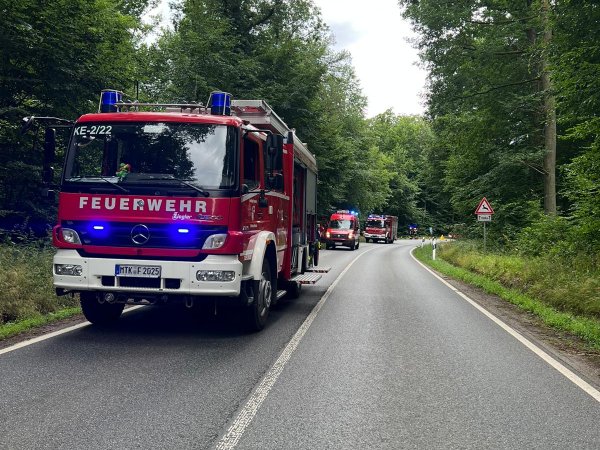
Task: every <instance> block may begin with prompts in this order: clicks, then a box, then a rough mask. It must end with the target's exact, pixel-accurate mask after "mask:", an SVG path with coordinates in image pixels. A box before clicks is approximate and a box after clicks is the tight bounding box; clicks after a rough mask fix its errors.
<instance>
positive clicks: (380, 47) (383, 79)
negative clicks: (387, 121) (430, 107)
mask: <svg viewBox="0 0 600 450" xmlns="http://www.w3.org/2000/svg"><path fill="white" fill-rule="evenodd" d="M313 1H314V3H315V4H316V5H317V6H318V7H319V8H320V9H321V12H322V15H323V19H324V20H325V22H326V23H327V24H328V25H329V27H330V29H331V31H332V32H333V34H334V35H335V39H336V48H337V49H345V50H348V51H349V52H350V54H351V55H352V64H353V65H354V68H355V70H356V75H357V76H358V78H359V79H360V84H361V88H362V91H363V94H364V95H365V96H366V97H367V99H368V101H369V105H368V107H367V111H366V113H367V116H368V117H373V116H375V115H377V114H379V113H382V112H384V111H385V110H386V109H388V108H392V110H393V111H394V112H395V113H396V114H422V113H423V112H424V106H423V101H422V96H423V92H424V86H425V78H426V73H425V72H424V71H423V70H422V69H420V68H419V67H418V66H417V65H416V63H417V62H418V56H417V51H416V50H415V49H414V48H412V46H411V44H410V43H409V42H407V39H409V38H411V37H414V35H413V33H412V32H411V30H410V24H409V23H408V22H407V21H405V20H403V19H402V17H401V16H400V7H399V6H398V2H397V0H313ZM158 11H160V12H163V13H164V14H163V16H167V15H168V12H167V11H168V2H167V0H161V5H160V7H159V8H158Z"/></svg>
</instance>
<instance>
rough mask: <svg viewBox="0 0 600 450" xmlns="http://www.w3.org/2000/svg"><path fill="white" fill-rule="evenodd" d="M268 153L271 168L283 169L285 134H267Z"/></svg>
mask: <svg viewBox="0 0 600 450" xmlns="http://www.w3.org/2000/svg"><path fill="white" fill-rule="evenodd" d="M267 154H268V155H269V158H270V159H271V164H270V167H271V170H275V171H277V170H282V169H283V136H282V135H280V134H269V135H268V136H267Z"/></svg>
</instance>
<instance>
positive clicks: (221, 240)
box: [202, 234, 227, 250]
mask: <svg viewBox="0 0 600 450" xmlns="http://www.w3.org/2000/svg"><path fill="white" fill-rule="evenodd" d="M226 239H227V235H226V234H211V235H210V236H209V237H208V238H207V239H206V241H205V242H204V245H203V246H202V250H214V249H216V248H221V247H223V245H225V240H226Z"/></svg>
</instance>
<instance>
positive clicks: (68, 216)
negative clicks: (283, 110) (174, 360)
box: [44, 90, 327, 330]
mask: <svg viewBox="0 0 600 450" xmlns="http://www.w3.org/2000/svg"><path fill="white" fill-rule="evenodd" d="M55 146H56V144H55V130H54V129H53V128H51V127H49V128H47V130H46V139H45V152H44V153H45V162H44V173H45V176H44V179H45V181H46V182H49V181H50V180H51V176H52V169H51V167H50V164H51V161H52V158H53V155H54V152H55ZM316 187H317V163H316V160H315V157H314V156H313V155H312V154H311V153H310V152H309V151H308V150H307V148H306V145H305V144H303V143H302V142H301V141H300V140H299V139H298V138H297V137H296V136H295V134H294V132H293V131H292V130H291V129H290V128H288V126H287V125H286V124H285V123H284V122H283V121H282V120H281V119H280V118H279V117H278V116H277V114H275V112H274V111H273V110H272V109H271V108H270V107H269V105H268V104H267V103H265V102H264V101H263V100H232V98H231V95H230V94H227V93H224V92H213V93H212V94H211V97H210V100H209V105H208V106H207V107H204V106H203V105H196V104H151V103H137V102H125V101H123V94H122V93H121V92H119V91H114V90H104V91H102V93H101V100H100V106H99V112H98V113H97V114H87V115H84V116H82V117H80V118H79V119H78V120H77V121H76V122H75V123H74V124H73V125H72V132H71V138H70V143H69V146H68V149H67V151H66V156H65V162H64V170H63V173H62V178H61V185H60V191H61V192H60V196H59V208H58V224H57V225H56V227H55V228H54V230H53V243H54V245H55V246H56V248H57V252H56V255H55V257H54V265H53V268H54V285H55V288H56V292H57V294H58V295H64V294H75V293H78V294H79V295H80V301H81V307H82V310H83V313H84V314H85V316H86V318H87V319H88V320H89V321H90V322H92V323H97V324H104V323H107V322H111V321H114V320H116V319H117V318H118V317H119V316H120V315H121V312H122V311H123V308H124V306H125V304H162V303H168V302H176V301H179V302H183V303H185V305H186V306H188V307H192V306H193V305H194V302H198V301H200V300H203V299H204V300H207V299H208V298H210V299H211V301H216V302H217V304H218V302H229V303H231V302H237V303H239V305H240V307H241V308H240V310H241V312H242V314H243V316H244V319H245V322H246V324H247V326H248V327H249V328H250V329H252V330H260V329H262V328H263V327H264V325H265V322H266V320H267V317H268V314H269V309H270V308H271V307H272V306H273V305H274V304H275V303H276V302H277V301H278V300H279V299H280V298H282V297H283V296H284V295H285V294H286V293H287V294H288V296H291V297H295V296H298V295H299V292H300V285H301V284H307V283H314V282H316V281H317V280H318V279H319V278H320V277H321V275H320V274H318V273H316V272H317V269H316V267H315V266H316V265H317V263H318V251H319V249H318V245H317V243H318V236H317V231H316V230H317V216H316V213H317V204H316V198H317V192H316ZM326 270H327V269H323V270H322V271H326Z"/></svg>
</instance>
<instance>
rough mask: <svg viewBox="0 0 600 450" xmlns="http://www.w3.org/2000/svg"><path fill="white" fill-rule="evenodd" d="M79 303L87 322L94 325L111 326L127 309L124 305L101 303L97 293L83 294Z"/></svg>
mask: <svg viewBox="0 0 600 450" xmlns="http://www.w3.org/2000/svg"><path fill="white" fill-rule="evenodd" d="M79 297H80V299H79V302H80V303H81V310H82V311H83V315H84V316H85V318H86V319H87V320H89V321H90V322H92V323H93V324H94V325H109V324H111V323H114V322H116V321H117V320H118V319H119V317H121V313H122V312H123V309H124V308H125V304H124V303H100V302H98V297H97V295H96V293H95V292H82V293H81V294H80V296H79Z"/></svg>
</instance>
